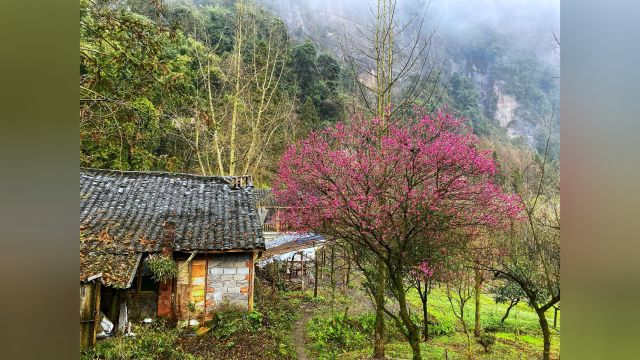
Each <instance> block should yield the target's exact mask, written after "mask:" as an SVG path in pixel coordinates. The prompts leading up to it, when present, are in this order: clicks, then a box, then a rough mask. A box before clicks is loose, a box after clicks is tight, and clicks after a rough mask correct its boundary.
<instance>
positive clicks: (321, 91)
mask: <svg viewBox="0 0 640 360" xmlns="http://www.w3.org/2000/svg"><path fill="white" fill-rule="evenodd" d="M290 62H291V64H290V68H291V73H292V77H293V80H294V81H295V82H296V84H297V88H298V91H297V98H298V101H299V103H300V104H301V105H300V107H299V108H298V115H299V116H300V119H301V120H302V121H303V123H304V124H306V125H307V127H309V128H310V129H312V130H315V129H321V128H323V127H325V126H327V125H330V124H331V123H333V122H335V121H337V120H338V119H339V118H340V117H341V116H342V115H344V110H345V109H344V104H343V102H342V96H341V92H342V91H344V90H343V89H342V87H341V84H340V76H341V72H342V71H341V67H340V64H339V63H338V61H337V60H336V59H335V58H333V57H332V56H331V55H328V54H320V55H318V54H317V51H316V48H315V46H314V45H313V43H312V42H311V41H310V40H306V41H305V42H303V43H302V44H300V45H298V46H296V47H294V48H293V51H292V54H291V61H290Z"/></svg>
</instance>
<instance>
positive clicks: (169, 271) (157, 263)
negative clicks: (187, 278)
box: [147, 255, 178, 282]
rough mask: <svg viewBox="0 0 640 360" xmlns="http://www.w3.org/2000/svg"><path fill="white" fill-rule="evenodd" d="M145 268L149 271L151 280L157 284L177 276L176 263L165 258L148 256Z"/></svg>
mask: <svg viewBox="0 0 640 360" xmlns="http://www.w3.org/2000/svg"><path fill="white" fill-rule="evenodd" d="M147 266H149V270H151V274H152V277H153V279H154V280H155V281H158V282H164V281H166V280H170V279H173V278H174V277H176V276H178V263H176V262H175V261H174V260H173V259H171V258H169V257H166V256H161V255H150V256H149V257H148V258H147Z"/></svg>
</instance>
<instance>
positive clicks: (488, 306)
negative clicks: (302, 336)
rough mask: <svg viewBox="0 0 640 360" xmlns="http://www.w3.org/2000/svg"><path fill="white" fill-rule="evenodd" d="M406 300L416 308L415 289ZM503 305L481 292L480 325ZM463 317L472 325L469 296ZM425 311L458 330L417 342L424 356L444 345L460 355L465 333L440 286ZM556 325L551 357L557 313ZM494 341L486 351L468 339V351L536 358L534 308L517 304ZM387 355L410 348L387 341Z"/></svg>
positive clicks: (349, 359) (437, 354)
mask: <svg viewBox="0 0 640 360" xmlns="http://www.w3.org/2000/svg"><path fill="white" fill-rule="evenodd" d="M408 300H409V302H410V303H411V305H413V306H414V307H415V311H418V312H420V311H421V310H419V309H421V306H422V305H421V302H420V298H419V297H418V294H417V292H415V291H411V292H410V293H409V294H408ZM506 309H507V305H506V304H496V303H495V301H494V300H493V298H492V297H491V296H489V295H487V294H482V296H481V311H482V314H481V325H482V326H483V328H484V327H487V326H492V325H493V326H496V325H498V324H499V322H500V318H501V317H502V316H503V315H504V313H505V311H506ZM465 312H466V313H465V319H466V321H467V324H468V325H469V327H470V328H471V329H472V328H473V323H474V314H475V303H474V301H473V299H472V300H471V301H470V302H469V303H468V305H467V307H466V310H465ZM429 313H430V314H432V315H434V316H435V318H436V319H437V320H438V322H440V323H449V324H452V325H454V326H455V327H456V329H457V330H458V331H457V332H456V333H454V334H450V335H443V336H437V337H434V338H432V339H431V340H430V341H429V343H428V344H425V343H423V344H421V348H422V355H423V358H424V359H444V358H445V349H446V352H447V355H448V357H449V359H464V358H466V357H465V356H464V354H465V347H466V343H467V339H466V336H465V335H464V334H463V333H462V326H461V325H460V321H459V320H458V319H457V318H456V317H455V316H454V315H453V312H452V311H451V305H450V304H449V300H448V299H447V297H446V295H445V292H444V291H443V290H442V289H434V290H433V292H432V293H431V295H430V297H429ZM547 319H548V320H549V324H550V325H551V324H553V310H551V311H549V312H547ZM557 325H558V329H557V330H554V329H552V330H551V331H552V339H551V348H552V358H557V354H558V353H559V351H560V334H559V330H560V313H558V324H557ZM496 337H497V340H496V344H495V345H494V346H493V350H492V352H491V353H489V354H485V353H484V350H483V349H482V347H481V346H480V345H478V344H476V343H475V341H474V340H473V335H472V338H471V341H472V352H473V355H474V358H476V359H537V358H539V357H540V354H541V352H542V335H541V331H540V327H539V324H538V317H537V315H536V314H535V312H534V311H533V310H532V309H531V308H530V307H528V306H527V305H526V304H525V303H520V304H518V305H517V306H516V307H515V308H513V309H512V310H511V313H510V315H509V317H508V318H507V319H506V320H505V324H504V327H503V328H501V330H500V331H499V332H497V333H496ZM386 349H387V355H388V356H389V357H390V358H392V359H411V349H410V348H409V346H408V344H406V343H402V342H399V343H391V344H388V345H387V348H386ZM367 354H371V349H370V348H367V349H362V350H359V351H354V352H349V353H344V354H342V355H341V356H339V357H338V358H339V359H343V360H353V359H364V358H366V356H367Z"/></svg>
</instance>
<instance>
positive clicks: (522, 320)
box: [407, 288, 560, 341]
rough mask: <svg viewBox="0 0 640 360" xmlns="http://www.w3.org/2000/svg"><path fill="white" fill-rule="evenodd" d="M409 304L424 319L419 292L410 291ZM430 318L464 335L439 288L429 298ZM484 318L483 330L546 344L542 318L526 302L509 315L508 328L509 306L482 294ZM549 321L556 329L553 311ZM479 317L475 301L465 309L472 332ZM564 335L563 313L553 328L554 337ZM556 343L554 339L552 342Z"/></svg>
mask: <svg viewBox="0 0 640 360" xmlns="http://www.w3.org/2000/svg"><path fill="white" fill-rule="evenodd" d="M407 300H408V301H409V303H410V304H411V305H412V306H413V308H414V309H415V311H418V312H419V314H420V316H422V313H421V310H419V309H421V308H422V303H421V302H420V297H419V296H418V293H417V292H416V291H415V290H411V291H409V293H408V294H407ZM428 303H429V309H428V311H429V314H431V315H433V316H435V318H436V319H437V320H438V322H443V323H449V324H455V326H456V328H457V329H458V330H459V331H462V325H461V324H460V321H459V320H458V319H457V318H456V317H455V316H454V315H453V312H452V310H451V304H449V299H447V296H446V294H445V291H444V289H441V288H435V289H433V291H432V292H431V294H429V299H428ZM480 306H481V316H480V325H482V327H483V328H486V327H499V329H500V331H503V332H512V333H515V332H516V330H517V331H518V333H519V334H528V335H534V336H539V337H540V341H542V332H541V330H540V325H539V323H538V315H537V314H536V313H535V311H533V309H532V308H531V307H529V306H528V305H527V304H526V303H525V302H521V303H519V304H518V305H516V306H515V307H514V308H513V309H511V312H510V314H509V317H508V318H507V319H506V320H505V322H504V324H503V325H502V326H501V325H500V319H501V318H502V316H503V315H504V313H505V312H506V310H507V304H496V302H495V301H494V300H493V298H492V297H491V296H490V295H488V294H482V295H481V296H480ZM546 315H547V321H549V326H551V325H553V309H551V310H549V311H547V313H546ZM474 317H475V301H474V299H473V298H472V299H471V300H470V301H469V302H468V303H467V306H466V307H465V321H466V322H467V324H468V326H469V327H470V328H472V327H473V324H474ZM559 331H560V313H558V322H557V329H553V328H551V333H552V335H554V334H558V332H559ZM552 341H553V339H552Z"/></svg>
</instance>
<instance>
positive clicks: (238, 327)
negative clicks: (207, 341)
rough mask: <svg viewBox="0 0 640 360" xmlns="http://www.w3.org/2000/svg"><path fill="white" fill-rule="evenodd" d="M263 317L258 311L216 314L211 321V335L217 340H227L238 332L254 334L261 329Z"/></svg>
mask: <svg viewBox="0 0 640 360" xmlns="http://www.w3.org/2000/svg"><path fill="white" fill-rule="evenodd" d="M262 319H263V315H262V314H261V313H260V312H258V311H253V312H250V313H246V312H244V311H223V312H217V313H216V314H215V315H214V317H213V320H212V325H213V329H212V334H213V335H214V336H215V337H217V338H219V339H227V338H229V337H231V336H233V335H234V334H236V333H238V332H256V331H258V330H260V329H261V327H262Z"/></svg>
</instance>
